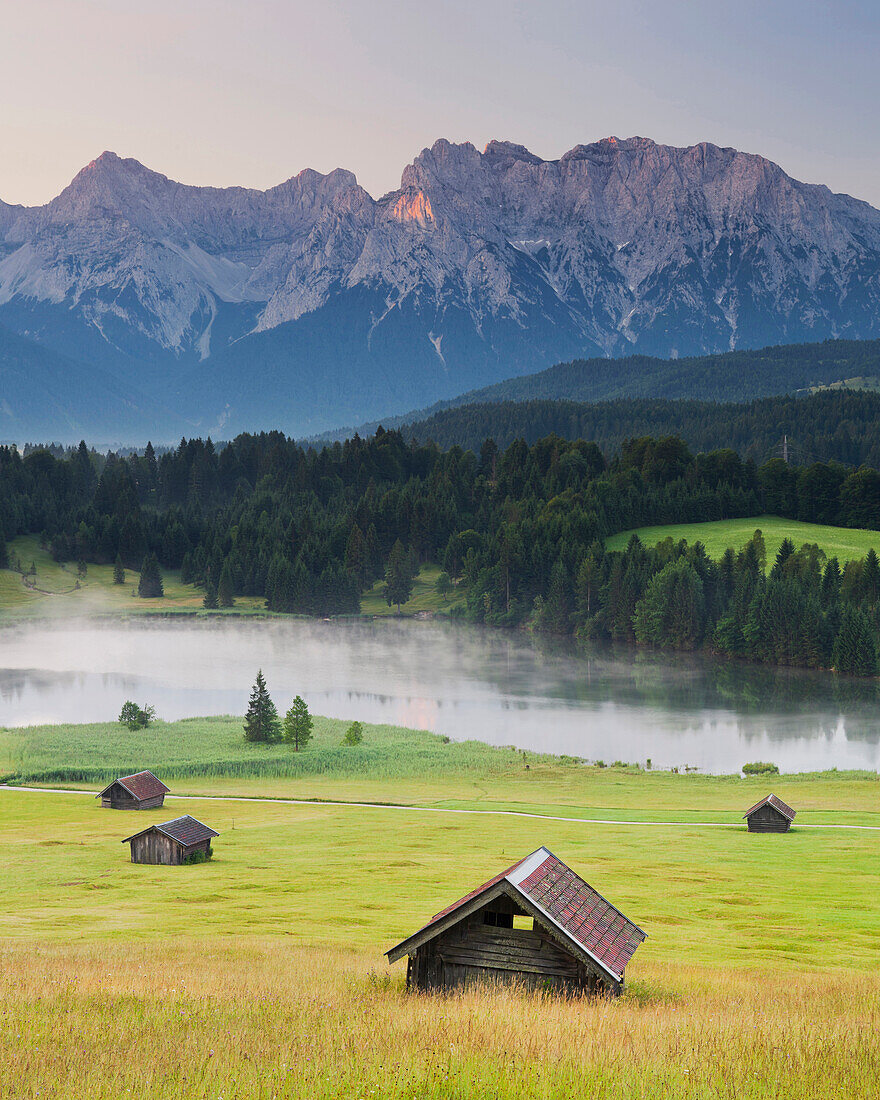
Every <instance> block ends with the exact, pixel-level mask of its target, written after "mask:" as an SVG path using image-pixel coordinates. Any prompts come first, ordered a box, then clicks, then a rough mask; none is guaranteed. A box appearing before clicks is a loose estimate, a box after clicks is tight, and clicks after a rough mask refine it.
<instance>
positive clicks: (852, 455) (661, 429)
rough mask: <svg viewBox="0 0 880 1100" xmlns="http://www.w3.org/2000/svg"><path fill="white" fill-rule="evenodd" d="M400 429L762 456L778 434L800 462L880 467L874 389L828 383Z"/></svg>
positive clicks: (499, 407)
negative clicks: (666, 443) (801, 393)
mask: <svg viewBox="0 0 880 1100" xmlns="http://www.w3.org/2000/svg"><path fill="white" fill-rule="evenodd" d="M400 431H401V432H403V434H404V436H406V437H407V438H409V437H410V436H415V437H416V438H417V439H419V440H422V441H433V442H435V443H437V444H438V445H439V446H440V447H444V448H447V447H453V446H455V445H456V444H458V445H459V446H461V447H464V448H465V449H470V450H474V451H478V450H479V449H480V446H481V444H482V442H483V440H484V439H494V440H495V442H496V443H497V444H498V446H499V447H507V446H509V445H510V444H511V443H512V442H513V441H514V439H525V441H526V442H527V443H535V442H537V440H539V439H542V438H543V437H544V436H547V435H553V434H556V435H560V436H562V437H563V438H565V439H587V440H591V441H592V442H595V443H598V445H599V447H600V448H601V449H602V450H603V451H604V452H605V453H606V454H608V453H616V452H617V451H619V449H620V447H621V446H622V444H623V443H624V441H625V440H627V439H631V438H633V437H634V436H638V435H654V436H661V437H662V436H667V435H677V436H680V437H681V438H682V439H684V441H685V442H686V443H687V444H688V446H689V447H690V448H691V449H692V450H694V451H711V450H715V449H716V448H719V447H733V449H734V450H736V451H737V452H738V453H739V454H740V455H741V456H742V457H743V458H753V459H755V461H756V462H758V463H762V462H764V461H766V460H767V459H768V458H771V457H773V456H774V455H778V456H779V457H781V456H782V442H783V436H785V437H786V439H787V446H788V451H789V455H790V457H792V458H793V459H795V460H796V461H798V462H799V463H801V464H803V463H808V464H809V463H811V462H829V461H836V462H844V463H847V464H849V465H853V466H859V465H861V464H863V463H866V464H867V465H870V466H874V467H878V468H880V393H872V392H857V391H854V390H848V389H842V390H827V391H823V392H821V393H817V394H813V395H812V396H809V397H795V396H791V395H790V396H784V397H765V398H762V399H760V400H757V401H749V402H745V403H741V404H734V403H720V402H717V401H678V400H677V401H664V400H656V399H652V398H649V399H644V400H637V399H626V400H618V401H600V402H596V403H590V402H578V401H548V400H532V401H501V402H497V403H485V404H476V405H463V406H461V407H460V408H454V409H446V410H444V411H442V412H438V413H435V414H434V415H433V416H430V417H429V418H428V419H426V420H421V421H418V422H416V423H413V424H410V425H405V426H402V427H401V428H400Z"/></svg>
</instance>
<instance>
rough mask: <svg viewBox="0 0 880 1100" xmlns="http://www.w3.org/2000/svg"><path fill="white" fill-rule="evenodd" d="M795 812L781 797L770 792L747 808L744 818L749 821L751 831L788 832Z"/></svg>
mask: <svg viewBox="0 0 880 1100" xmlns="http://www.w3.org/2000/svg"><path fill="white" fill-rule="evenodd" d="M795 813H796V811H795V810H793V809H792V808H791V806H787V805H786V804H785V803H784V802H783V801H782V799H781V798H777V797H776V795H775V794H768V795H767V797H766V798H762V799H761V801H760V802H756V803H755V804H754V806H752V808H751V809H750V810H746V812H745V813H744V814H743V818H744V819H745V820H746V821H747V822H748V823H749V832H750V833H787V832H788V830H789V829H790V828H791V823H792V821H794V815H795Z"/></svg>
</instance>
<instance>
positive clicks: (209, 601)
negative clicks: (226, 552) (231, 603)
mask: <svg viewBox="0 0 880 1100" xmlns="http://www.w3.org/2000/svg"><path fill="white" fill-rule="evenodd" d="M202 606H203V607H205V608H207V610H208V611H216V610H217V608H218V607H219V606H220V603H219V601H218V599H217V586H216V584H214V577H213V576H212V574H211V568H210V566H209V567H208V569H207V572H206V573H205V595H204V597H203V599H202Z"/></svg>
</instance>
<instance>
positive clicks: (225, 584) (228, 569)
mask: <svg viewBox="0 0 880 1100" xmlns="http://www.w3.org/2000/svg"><path fill="white" fill-rule="evenodd" d="M217 603H218V605H219V606H220V607H232V606H234V604H235V594H234V593H233V590H232V566H231V565H230V564H229V558H227V559H226V561H224V562H223V568H222V569H221V570H220V584H219V585H218V586H217Z"/></svg>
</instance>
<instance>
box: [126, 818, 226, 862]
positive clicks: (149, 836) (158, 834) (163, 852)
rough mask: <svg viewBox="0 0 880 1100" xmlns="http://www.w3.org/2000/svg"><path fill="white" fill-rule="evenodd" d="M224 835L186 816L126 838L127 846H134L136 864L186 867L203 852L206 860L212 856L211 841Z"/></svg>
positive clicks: (133, 856)
mask: <svg viewBox="0 0 880 1100" xmlns="http://www.w3.org/2000/svg"><path fill="white" fill-rule="evenodd" d="M219 835H220V834H219V833H217V832H215V831H214V830H213V829H209V828H208V826H207V825H203V824H202V823H201V821H196V819H195V818H194V817H190V816H189V814H185V815H184V816H183V817H176V818H175V819H174V820H173V821H165V822H163V823H162V824H161V825H151V826H150V827H149V828H148V829H144V830H143V831H142V832H139V833H135V834H134V836H129V837H126V838H125V840H123V842H122V843H123V844H130V845H131V862H132V863H170V864H177V863H186V862H187V860H188V859H189V858H190V857H191V856H193V855H196V853H197V852H203V853H204V856H205V858H206V859H210V858H211V855H212V854H213V853H212V849H211V840H212V839H213V837H215V836H219Z"/></svg>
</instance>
